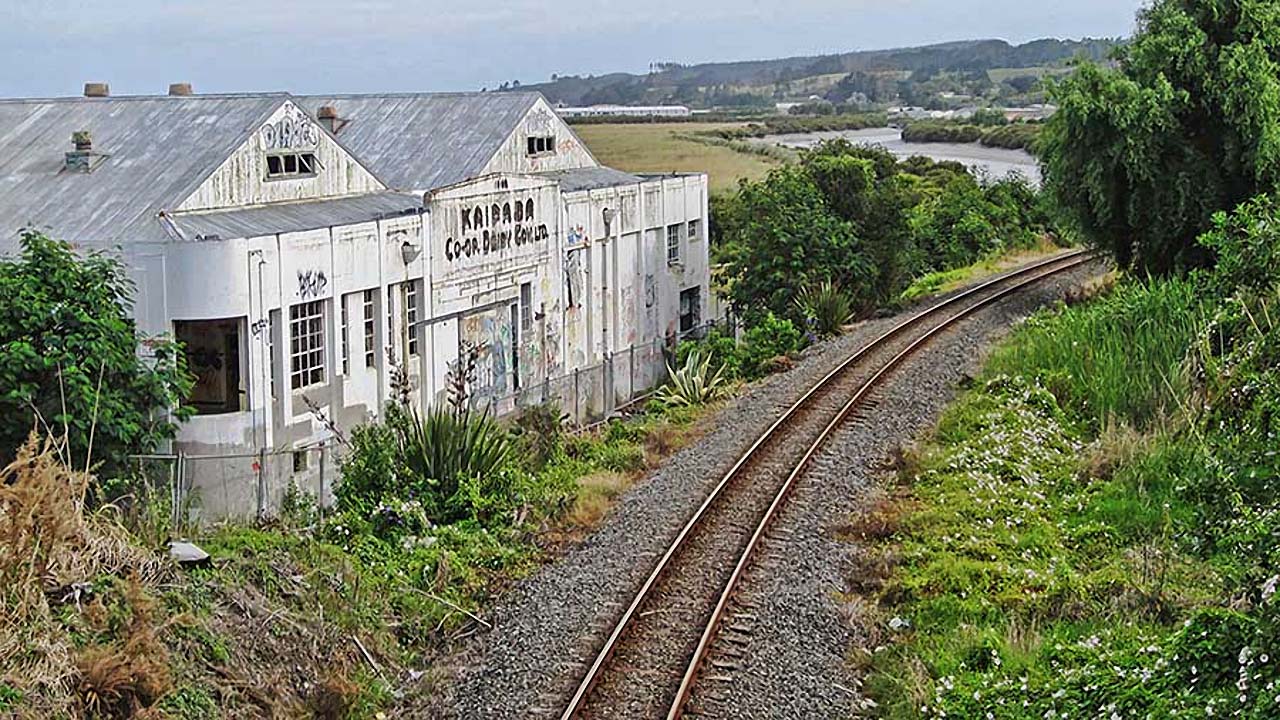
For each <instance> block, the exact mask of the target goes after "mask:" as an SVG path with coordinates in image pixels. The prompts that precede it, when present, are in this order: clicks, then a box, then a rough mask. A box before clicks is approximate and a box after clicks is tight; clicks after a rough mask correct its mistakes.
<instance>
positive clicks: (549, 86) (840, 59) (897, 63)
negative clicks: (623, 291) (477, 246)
mask: <svg viewBox="0 0 1280 720" xmlns="http://www.w3.org/2000/svg"><path fill="white" fill-rule="evenodd" d="M1116 45H1117V41H1115V40H1109V39H1084V40H1078V41H1077V40H1055V39H1044V40H1035V41H1032V42H1029V43H1025V44H1022V45H1011V44H1009V43H1007V42H1005V41H1003V40H968V41H962V42H950V43H943V44H940V45H929V46H924V47H914V48H899V49H893V50H869V51H857V52H848V53H842V54H838V55H821V56H807V57H791V58H782V59H776V60H752V61H743V62H723V63H706V64H700V65H688V66H686V65H680V64H675V63H664V64H661V65H660V66H656V67H655V68H654V72H651V73H649V74H647V75H633V74H629V73H610V74H608V75H600V76H596V77H591V76H587V77H581V76H577V75H571V76H557V77H554V78H553V79H552V81H551V82H547V83H540V84H536V85H520V84H519V83H504V84H503V85H502V86H501V87H500V88H498V89H499V90H507V89H521V90H536V91H538V92H541V93H543V94H544V95H546V96H547V99H548V100H550V101H551V102H553V103H565V104H567V105H593V104H601V103H622V104H661V103H673V102H682V103H687V104H691V105H696V106H708V105H716V104H718V105H735V104H746V105H749V104H751V102H752V100H753V98H754V99H756V102H759V101H760V99H764V100H770V99H771V98H773V97H775V95H777V96H786V95H789V94H795V93H799V94H802V95H804V94H808V92H809V91H811V90H817V91H819V92H820V94H825V93H826V92H828V91H829V90H830V89H832V88H833V87H834V86H835V85H837V84H839V83H840V82H841V80H843V79H844V78H845V77H846V76H849V75H854V76H855V78H856V77H857V74H871V75H875V76H881V75H884V76H887V77H888V78H889V80H890V81H892V82H897V81H907V80H909V79H910V78H911V77H912V76H913V75H915V76H916V78H917V79H919V78H920V77H921V76H923V77H924V78H928V77H932V76H933V75H936V74H938V73H940V72H945V73H961V74H975V73H976V74H979V75H981V76H983V77H987V78H988V79H990V80H992V81H1001V80H1003V79H1005V78H1004V76H1005V75H1008V73H1003V72H1002V73H997V76H999V77H996V78H989V72H988V71H991V70H1001V71H1003V70H1006V69H1033V68H1044V67H1046V66H1055V65H1065V64H1066V63H1068V62H1069V61H1071V60H1074V59H1076V58H1080V57H1084V58H1088V59H1090V60H1094V61H1100V60H1105V59H1106V58H1107V57H1108V56H1109V54H1110V52H1111V51H1112V49H1113V48H1115V46H1116ZM1038 74H1039V73H1037V72H1028V73H1027V76H1028V77H1034V76H1036V75H1038ZM1012 77H1020V76H1019V75H1017V74H1016V73H1014V74H1013V75H1012ZM806 80H808V81H811V82H809V83H806V82H805V81H806Z"/></svg>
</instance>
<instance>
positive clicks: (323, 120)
mask: <svg viewBox="0 0 1280 720" xmlns="http://www.w3.org/2000/svg"><path fill="white" fill-rule="evenodd" d="M316 119H317V120H319V121H320V124H321V125H323V126H325V128H327V129H328V130H329V132H331V133H333V134H334V135H337V134H338V131H339V130H341V129H342V128H343V126H344V125H346V124H347V121H346V120H343V119H342V118H340V117H338V108H336V107H334V106H332V105H321V106H320V109H319V110H316Z"/></svg>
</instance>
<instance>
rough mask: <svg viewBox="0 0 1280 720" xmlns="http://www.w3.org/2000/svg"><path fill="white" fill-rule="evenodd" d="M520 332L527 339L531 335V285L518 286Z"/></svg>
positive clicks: (522, 284)
mask: <svg viewBox="0 0 1280 720" xmlns="http://www.w3.org/2000/svg"><path fill="white" fill-rule="evenodd" d="M520 331H521V332H522V333H524V335H525V337H528V336H529V335H530V334H532V333H533V284H532V283H521V284H520Z"/></svg>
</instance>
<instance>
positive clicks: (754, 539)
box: [561, 251, 1096, 720]
mask: <svg viewBox="0 0 1280 720" xmlns="http://www.w3.org/2000/svg"><path fill="white" fill-rule="evenodd" d="M1095 257H1096V256H1095V255H1094V254H1092V253H1089V252H1087V251H1072V252H1068V253H1062V254H1059V255H1056V256H1054V257H1052V258H1049V259H1047V260H1044V261H1041V262H1038V263H1035V264H1033V265H1030V266H1027V267H1023V268H1018V269H1016V270H1013V271H1011V272H1008V273H1005V274H1003V275H1000V276H998V277H995V278H992V279H990V280H987V281H985V282H983V283H981V284H979V285H976V286H974V287H972V288H969V289H967V290H964V291H963V292H960V293H958V294H956V295H954V296H952V297H950V298H947V299H945V300H942V301H940V302H938V303H937V304H935V305H933V306H931V307H929V308H927V309H925V310H922V311H921V312H919V313H916V314H915V315H913V316H911V317H910V318H907V319H906V320H904V321H903V322H901V323H899V324H897V325H895V326H894V327H892V328H890V329H889V330H887V331H886V332H884V333H883V334H881V335H880V336H879V337H877V338H876V339H874V340H872V341H871V342H870V343H868V344H866V345H864V346H863V347H861V348H859V349H858V351H857V352H855V353H854V354H852V355H850V356H849V357H848V358H846V359H845V360H843V361H842V362H841V363H840V364H839V365H838V366H837V367H836V368H835V369H833V370H831V371H830V372H829V373H827V374H826V375H825V376H823V377H822V379H820V380H819V381H818V382H817V383H815V384H814V385H813V386H812V387H811V388H810V389H809V390H808V391H807V392H806V393H805V394H804V395H803V396H802V397H801V398H800V399H799V400H797V401H796V402H795V403H793V404H792V405H791V406H790V407H789V408H788V409H787V410H786V411H785V412H784V413H783V414H782V415H781V416H780V417H778V419H777V420H775V421H774V422H773V424H771V425H770V426H769V428H768V429H766V430H765V431H764V433H762V434H761V435H760V436H759V437H758V438H757V439H756V440H755V442H753V443H752V445H751V446H750V447H749V448H748V449H747V451H746V452H745V453H743V454H742V455H741V456H740V457H739V458H738V460H737V461H736V462H735V463H734V465H733V466H732V467H731V468H730V469H729V471H728V472H726V473H725V475H724V476H723V477H722V478H721V480H720V482H719V483H718V484H717V485H716V486H715V488H713V489H712V490H711V492H710V493H709V494H708V495H707V497H706V498H705V499H704V500H703V502H702V504H701V505H700V506H699V507H698V509H697V510H696V511H695V512H694V513H693V515H692V516H691V517H690V518H689V520H688V521H687V522H686V523H685V525H684V526H683V527H682V529H681V530H680V532H679V534H677V535H676V537H675V539H674V540H673V541H672V542H671V544H670V545H669V546H668V548H667V550H666V552H665V553H664V554H663V555H662V557H661V558H660V559H659V560H658V562H657V564H656V565H655V566H654V568H653V570H652V571H651V572H650V574H649V576H648V578H647V579H646V580H645V582H644V583H643V585H641V587H640V589H639V590H638V591H637V593H636V594H635V596H634V598H633V599H632V601H631V603H630V604H629V606H628V607H627V609H626V611H625V612H624V613H623V614H622V616H621V617H620V618H619V620H618V621H617V623H616V624H615V625H614V627H613V630H612V632H611V633H610V635H609V637H608V639H607V640H606V641H605V643H604V645H603V646H602V647H601V648H600V651H599V653H598V654H597V655H596V658H595V660H594V662H593V663H592V664H591V667H590V668H589V669H588V671H587V674H586V675H585V676H584V677H583V679H582V681H581V682H580V683H579V685H578V687H577V689H576V691H575V692H574V695H573V697H572V698H571V700H570V701H569V703H568V705H567V706H566V708H565V710H564V712H563V713H562V715H561V720H572V719H573V718H575V717H578V716H579V713H580V712H581V711H582V710H583V708H584V706H585V705H586V703H587V700H588V698H589V696H590V695H591V693H592V690H593V689H594V688H595V687H596V686H597V684H598V683H599V682H600V680H601V679H602V678H603V677H604V676H605V671H606V667H607V665H608V664H609V662H610V660H611V659H612V658H613V656H614V654H615V652H616V651H617V649H618V647H619V646H620V644H621V641H622V639H623V636H624V634H625V633H626V632H627V630H628V629H629V628H630V627H631V626H632V624H633V621H634V620H635V619H636V617H637V615H638V613H639V611H640V608H641V607H642V606H643V605H644V604H645V603H646V602H647V601H648V600H649V599H650V598H651V597H652V596H653V595H654V594H655V593H654V590H655V588H656V587H657V586H658V585H659V584H660V582H661V581H662V580H663V578H664V577H665V576H666V575H667V573H668V572H669V570H670V568H671V567H672V564H673V560H674V559H675V558H676V556H677V555H678V554H679V553H680V551H681V550H682V549H683V548H684V547H685V545H686V541H687V540H688V538H689V537H690V535H691V533H692V532H693V531H694V529H695V528H697V527H698V526H699V524H700V523H702V521H703V519H704V517H705V516H707V514H708V511H709V510H710V508H711V507H712V506H713V505H716V504H717V502H718V501H720V500H722V496H723V495H725V490H726V488H728V487H729V486H730V485H731V484H732V483H733V481H734V480H735V479H736V478H737V477H738V476H739V474H740V472H741V471H742V469H743V468H744V467H745V466H746V465H747V464H748V462H750V461H752V460H753V459H755V458H756V456H757V453H758V452H759V451H760V449H761V447H762V446H763V445H765V443H766V442H768V441H770V440H771V439H772V438H773V437H774V436H775V434H777V433H778V431H779V430H780V429H782V428H783V427H784V426H786V425H787V423H788V422H789V421H791V420H792V418H793V417H795V416H796V415H797V413H799V412H800V411H801V410H802V409H804V408H805V407H806V406H807V405H808V404H809V403H810V402H811V401H812V400H813V399H814V398H815V396H817V395H818V394H819V393H820V392H822V391H823V390H824V389H827V388H828V386H831V385H833V382H834V381H835V380H836V379H837V378H838V377H840V376H843V375H844V374H845V373H847V372H849V371H850V370H852V369H853V368H855V367H858V366H859V365H860V362H861V361H862V360H863V359H864V358H866V357H867V356H868V355H869V354H871V353H873V352H875V351H877V350H881V349H883V348H884V347H885V345H886V343H887V342H888V341H890V340H891V339H897V338H898V336H900V335H902V334H903V333H905V332H906V331H907V330H909V329H911V328H913V327H915V326H917V325H919V324H921V323H923V322H924V321H926V320H929V319H934V318H936V317H939V316H941V317H942V319H941V321H940V322H939V323H938V324H937V325H935V326H934V327H932V328H930V329H929V330H928V331H927V332H925V333H924V334H923V335H921V336H920V337H918V338H916V339H915V340H914V341H913V342H911V343H910V345H908V346H907V347H906V349H904V350H902V351H900V352H898V353H897V354H895V355H894V356H893V357H892V359H890V360H889V361H888V362H887V363H886V364H885V365H883V366H881V367H880V368H879V369H878V370H877V371H876V372H875V373H874V374H873V375H872V376H871V377H870V378H869V379H868V380H866V381H864V382H863V383H861V384H860V386H859V387H858V388H857V389H856V390H855V391H854V393H853V394H852V396H851V397H850V398H849V400H848V401H846V402H845V403H844V405H843V406H842V407H841V408H840V410H839V411H838V412H837V413H836V414H835V416H834V417H832V419H831V420H830V422H829V423H827V425H826V427H825V428H824V429H823V431H822V432H821V433H820V434H819V435H818V437H817V439H816V440H814V441H813V442H812V443H811V444H810V446H809V448H808V450H807V451H806V452H805V454H804V455H803V457H802V458H801V459H800V461H799V462H798V463H797V464H795V466H794V467H793V469H792V470H791V472H790V474H789V475H788V477H787V479H786V480H785V481H784V482H783V483H782V485H781V487H779V489H778V490H777V492H776V494H775V495H774V497H773V501H772V503H771V504H770V505H769V507H768V509H767V510H766V511H765V513H764V515H763V516H761V518H760V520H759V522H758V523H757V524H756V529H755V532H754V533H753V534H752V536H751V538H750V540H749V541H748V542H747V544H746V546H745V547H744V549H743V550H742V552H741V553H740V555H739V556H738V557H739V559H738V562H737V564H736V565H735V567H734V571H733V574H732V575H731V576H730V578H729V580H728V582H727V584H726V585H724V587H723V590H722V591H721V593H720V594H719V601H718V602H717V604H716V606H715V609H714V610H713V611H712V613H711V616H710V620H709V621H708V622H707V623H706V624H705V627H704V628H703V631H702V634H701V637H700V639H699V641H698V645H697V649H696V650H695V651H694V653H693V655H692V656H691V657H690V658H689V661H688V664H687V666H686V670H685V672H684V675H683V677H682V678H681V682H680V686H679V689H678V690H677V691H676V695H675V697H674V698H673V699H672V701H671V704H670V710H669V712H668V714H667V718H668V720H677V719H678V718H680V717H681V716H682V714H683V708H684V705H685V703H686V702H687V700H688V698H689V693H690V692H691V691H692V689H693V685H694V682H695V680H696V678H697V674H698V670H699V667H700V665H701V663H702V661H703V660H704V659H705V657H706V655H707V652H708V650H709V649H710V645H711V641H712V639H713V638H714V636H715V633H716V630H717V628H718V627H719V624H720V620H721V618H722V617H723V615H724V612H725V610H726V609H727V607H728V604H729V600H730V597H731V595H732V593H733V590H734V589H735V587H736V586H737V583H738V581H739V579H740V578H741V576H742V574H743V572H744V571H745V569H746V567H747V565H748V564H749V563H750V561H751V558H752V555H753V553H754V551H755V549H756V547H757V546H758V545H759V542H760V540H761V539H762V537H763V536H764V533H765V531H766V530H767V528H768V526H769V524H770V522H771V521H772V520H773V518H774V517H775V516H776V514H777V511H778V509H779V508H780V507H781V506H782V504H783V502H785V499H786V496H787V494H788V493H789V491H790V490H791V488H792V487H793V486H794V485H795V482H796V479H797V478H799V477H800V475H801V474H802V472H803V471H804V469H805V468H806V467H807V466H808V464H809V461H810V460H811V459H812V458H813V456H814V455H815V454H816V453H817V451H818V449H819V448H820V446H821V445H822V444H823V443H824V442H825V441H826V440H827V438H828V437H829V436H830V435H831V433H832V432H834V430H835V429H836V428H837V427H839V425H840V424H841V423H842V422H843V421H844V420H845V418H846V417H847V416H848V414H849V412H850V411H852V409H853V408H854V407H855V406H856V405H857V404H858V403H859V402H860V401H862V399H863V398H865V397H866V394H867V393H868V392H869V391H870V390H871V389H872V388H873V387H874V386H876V385H878V384H879V383H880V382H881V381H882V380H883V379H884V377H885V376H886V375H887V374H888V373H889V372H890V371H891V370H893V369H894V368H896V367H897V366H898V365H899V364H901V362H902V361H903V360H905V359H906V358H907V357H909V356H910V355H912V354H914V353H915V352H917V351H918V350H919V349H920V348H921V347H922V346H924V345H925V344H927V343H928V342H929V341H930V340H932V339H934V338H935V337H936V336H937V335H938V334H939V333H941V332H942V331H944V330H946V329H948V328H950V327H951V326H952V325H954V324H955V323H957V322H959V321H960V320H962V319H964V318H966V317H968V316H970V315H972V314H973V313H975V312H977V311H978V310H980V309H982V308H985V307H987V306H989V305H991V304H993V303H995V302H997V301H998V300H1001V299H1003V298H1005V297H1007V296H1009V295H1011V294H1013V293H1015V292H1018V291H1019V290H1022V289H1025V288H1026V287H1028V286H1030V285H1033V284H1035V283H1037V282H1039V281H1041V280H1043V279H1045V278H1047V277H1050V276H1052V275H1056V274H1058V273H1061V272H1065V271H1067V270H1071V269H1074V268H1076V267H1079V266H1080V265H1083V264H1085V263H1087V262H1089V261H1091V260H1093V259H1094V258H1095ZM1012 281H1017V282H1015V283H1014V284H1012V285H1010V286H1009V287H1006V288H1003V289H1000V290H998V291H997V292H995V293H993V294H991V295H990V296H988V297H985V298H981V299H979V301H978V302H976V303H974V304H971V305H968V306H962V304H963V303H964V301H966V300H969V299H972V298H974V297H975V296H978V295H981V294H982V293H984V292H987V291H990V290H992V289H995V288H997V287H998V286H1000V285H1004V284H1006V283H1010V282H1012ZM948 313H950V314H948Z"/></svg>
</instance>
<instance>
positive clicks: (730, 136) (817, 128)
mask: <svg viewBox="0 0 1280 720" xmlns="http://www.w3.org/2000/svg"><path fill="white" fill-rule="evenodd" d="M888 124H889V119H888V117H886V116H885V115H884V113H855V114H848V115H821V116H817V117H797V116H779V117H770V118H766V119H764V120H762V121H761V122H752V123H747V124H746V125H741V126H738V127H727V128H718V129H715V130H707V131H704V133H705V134H707V135H713V136H715V137H719V138H722V139H724V140H747V139H749V138H762V137H768V136H770V135H795V134H800V133H812V132H830V131H837V130H866V129H867V128H879V127H885V126H886V125H888Z"/></svg>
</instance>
